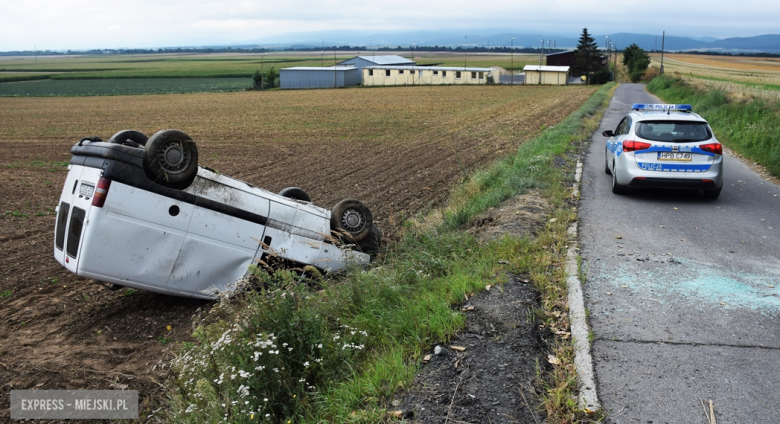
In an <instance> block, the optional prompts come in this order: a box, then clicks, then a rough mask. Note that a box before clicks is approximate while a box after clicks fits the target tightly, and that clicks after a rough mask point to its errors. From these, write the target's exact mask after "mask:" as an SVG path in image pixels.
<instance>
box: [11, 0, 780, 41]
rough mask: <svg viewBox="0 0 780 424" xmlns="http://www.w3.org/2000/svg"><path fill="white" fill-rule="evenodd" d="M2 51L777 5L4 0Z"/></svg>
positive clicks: (758, 18) (773, 12)
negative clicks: (671, 5) (672, 5)
mask: <svg viewBox="0 0 780 424" xmlns="http://www.w3.org/2000/svg"><path fill="white" fill-rule="evenodd" d="M0 11H2V13H0V50H21V49H32V48H33V46H34V45H35V46H37V48H38V49H69V48H70V49H80V48H118V47H160V46H177V45H208V44H224V43H234V42H240V41H243V40H251V39H257V38H260V37H263V36H270V35H275V34H284V33H293V32H307V31H322V30H346V29H351V30H369V31H374V32H382V31H391V30H427V29H430V30H440V29H450V30H453V31H462V32H467V31H468V30H469V29H475V28H498V29H512V30H513V31H514V32H516V33H546V34H561V35H566V34H569V35H571V36H572V37H576V36H577V35H578V34H579V33H580V31H581V30H582V28H583V27H588V29H589V30H590V32H591V33H594V34H609V33H618V32H639V33H649V34H660V33H661V32H662V31H666V33H667V34H670V35H680V36H705V35H712V36H718V37H725V36H753V35H759V34H767V33H777V32H778V30H777V20H776V18H774V17H776V16H779V15H780V3H776V2H766V3H764V2H759V1H757V0H745V1H742V2H741V3H740V4H739V7H738V8H736V7H734V3H733V2H728V3H726V2H725V1H723V0H711V1H707V2H705V1H703V0H691V1H687V2H678V3H675V4H674V7H673V8H670V7H667V6H664V7H661V6H658V5H654V4H651V3H646V4H642V5H632V4H629V3H626V2H625V1H622V0H620V1H619V0H605V1H601V2H598V3H592V2H584V1H581V0H580V1H574V0H550V1H545V2H518V1H514V0H495V1H493V2H489V3H479V2H475V1H473V0H468V1H467V0H450V1H436V0H434V1H429V2H413V3H409V2H400V1H393V0H385V1H383V2H366V1H356V0H345V1H334V0H325V1H311V0H291V1H286V2H272V1H246V0H240V1H239V0H216V1H214V0H193V1H183V0H172V1H160V0H155V1H152V0H128V1H123V2H109V1H104V0H75V1H74V0H60V1H53V0H27V1H23V2H21V1H11V0H0Z"/></svg>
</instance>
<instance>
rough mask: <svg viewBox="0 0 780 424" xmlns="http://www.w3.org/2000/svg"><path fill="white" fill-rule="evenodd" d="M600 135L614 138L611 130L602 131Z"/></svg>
mask: <svg viewBox="0 0 780 424" xmlns="http://www.w3.org/2000/svg"><path fill="white" fill-rule="evenodd" d="M601 135H603V136H604V137H614V136H615V133H613V132H612V130H606V131H602V132H601Z"/></svg>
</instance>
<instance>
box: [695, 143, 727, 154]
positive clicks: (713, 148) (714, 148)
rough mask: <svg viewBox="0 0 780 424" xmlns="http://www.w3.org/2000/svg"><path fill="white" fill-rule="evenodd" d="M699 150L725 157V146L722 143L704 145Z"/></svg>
mask: <svg viewBox="0 0 780 424" xmlns="http://www.w3.org/2000/svg"><path fill="white" fill-rule="evenodd" d="M699 148H700V149H702V150H704V151H705V152H710V153H715V154H716V155H723V145H721V144H720V143H709V144H702V145H701V146H699Z"/></svg>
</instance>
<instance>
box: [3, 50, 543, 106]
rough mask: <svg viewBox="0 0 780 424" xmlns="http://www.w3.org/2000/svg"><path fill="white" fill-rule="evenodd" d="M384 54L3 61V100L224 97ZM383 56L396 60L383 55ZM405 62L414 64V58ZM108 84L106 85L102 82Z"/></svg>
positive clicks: (524, 59) (425, 56)
mask: <svg viewBox="0 0 780 424" xmlns="http://www.w3.org/2000/svg"><path fill="white" fill-rule="evenodd" d="M372 54H377V55H379V54H380V53H379V52H376V53H372V52H357V51H356V52H338V53H337V54H336V55H335V56H334V55H333V53H332V52H330V53H328V52H324V53H323V54H318V53H312V52H301V53H298V52H271V53H268V54H266V55H262V54H257V53H233V54H223V53H212V54H171V53H160V54H136V55H91V56H62V57H39V58H30V57H25V58H15V59H5V60H0V96H20V97H39V96H106V95H109V96H111V95H125V94H161V93H194V92H223V91H236V90H243V89H244V88H245V87H249V86H251V85H252V81H251V77H252V75H253V74H254V73H255V71H258V70H261V69H264V70H268V69H269V68H270V67H274V68H276V69H282V68H289V67H294V66H312V67H317V66H333V64H334V63H337V62H341V61H343V60H347V59H350V58H352V57H355V56H357V55H363V56H371V55H372ZM381 54H396V52H382V53H381ZM399 55H400V56H404V57H407V58H410V59H411V58H412V54H411V52H401V54H399ZM414 60H415V61H416V62H417V63H418V64H421V65H423V64H424V65H438V66H451V67H460V66H468V67H480V68H488V67H491V66H500V67H502V68H504V69H515V70H521V69H522V68H523V66H525V65H529V64H531V65H533V64H538V63H539V56H538V55H530V54H519V53H518V54H514V55H510V54H508V53H502V54H495V53H466V54H464V53H462V52H460V53H458V52H415V54H414ZM101 80H104V81H101Z"/></svg>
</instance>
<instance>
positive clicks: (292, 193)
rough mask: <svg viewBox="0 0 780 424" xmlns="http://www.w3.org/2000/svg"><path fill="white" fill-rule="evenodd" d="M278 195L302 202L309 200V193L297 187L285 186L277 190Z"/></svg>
mask: <svg viewBox="0 0 780 424" xmlns="http://www.w3.org/2000/svg"><path fill="white" fill-rule="evenodd" d="M279 195H280V196H284V197H286V198H288V199H293V200H301V201H303V202H311V197H309V194H308V193H306V192H305V191H303V189H301V188H298V187H287V188H285V189H283V190H282V191H280V192H279Z"/></svg>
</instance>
